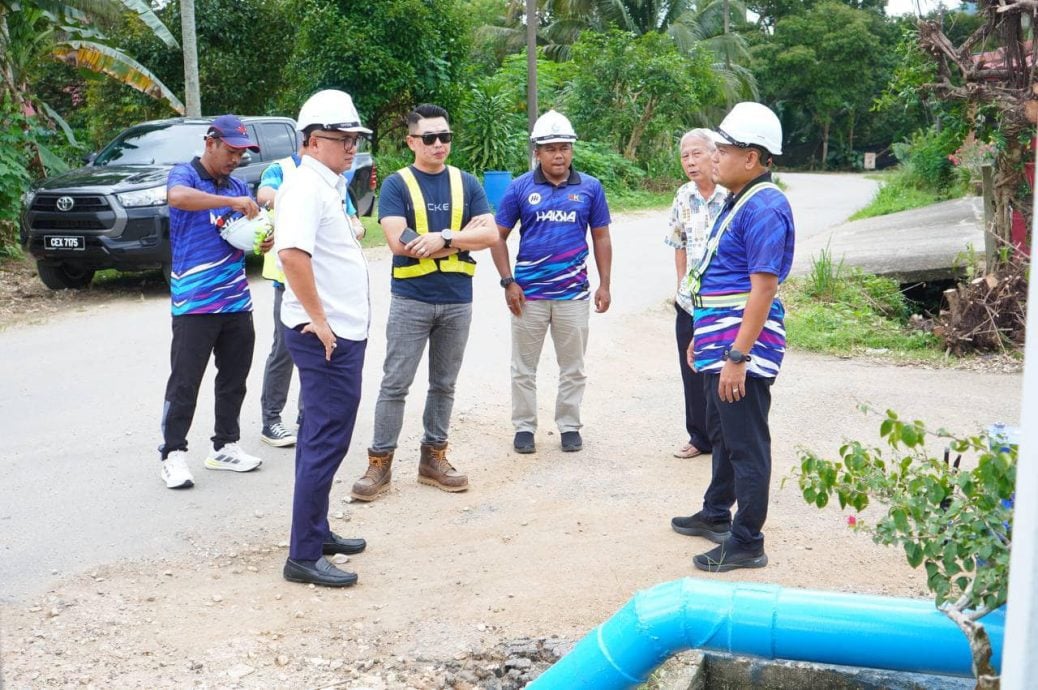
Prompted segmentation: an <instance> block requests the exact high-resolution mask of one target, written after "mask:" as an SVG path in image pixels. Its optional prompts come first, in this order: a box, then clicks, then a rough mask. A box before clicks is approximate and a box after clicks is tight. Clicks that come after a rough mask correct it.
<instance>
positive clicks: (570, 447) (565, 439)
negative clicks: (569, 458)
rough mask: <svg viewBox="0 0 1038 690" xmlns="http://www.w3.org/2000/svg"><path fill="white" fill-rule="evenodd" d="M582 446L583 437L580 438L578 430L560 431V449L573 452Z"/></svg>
mask: <svg viewBox="0 0 1038 690" xmlns="http://www.w3.org/2000/svg"><path fill="white" fill-rule="evenodd" d="M583 447H584V439H582V438H580V432H579V431H563V432H562V450H563V451H564V452H566V453H574V452H576V451H578V450H580V449H581V448H583Z"/></svg>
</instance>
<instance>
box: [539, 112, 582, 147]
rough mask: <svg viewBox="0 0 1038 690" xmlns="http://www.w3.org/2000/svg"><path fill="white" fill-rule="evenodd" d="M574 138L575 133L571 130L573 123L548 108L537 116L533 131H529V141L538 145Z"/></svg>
mask: <svg viewBox="0 0 1038 690" xmlns="http://www.w3.org/2000/svg"><path fill="white" fill-rule="evenodd" d="M576 140H577V133H576V132H574V131H573V125H571V124H570V123H569V120H568V119H566V116H565V115H563V114H562V113H560V112H558V111H555V110H549V111H548V112H546V113H544V114H543V115H541V116H540V117H539V118H537V122H535V123H534V124H533V132H531V133H530V141H532V142H533V143H535V144H538V145H540V144H555V143H558V142H573V141H576Z"/></svg>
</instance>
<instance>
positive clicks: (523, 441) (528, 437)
mask: <svg viewBox="0 0 1038 690" xmlns="http://www.w3.org/2000/svg"><path fill="white" fill-rule="evenodd" d="M512 447H513V448H515V452H516V453H523V454H524V455H525V454H526V453H533V452H534V451H536V450H537V446H536V445H534V442H533V432H532V431H517V432H515V440H513V441H512Z"/></svg>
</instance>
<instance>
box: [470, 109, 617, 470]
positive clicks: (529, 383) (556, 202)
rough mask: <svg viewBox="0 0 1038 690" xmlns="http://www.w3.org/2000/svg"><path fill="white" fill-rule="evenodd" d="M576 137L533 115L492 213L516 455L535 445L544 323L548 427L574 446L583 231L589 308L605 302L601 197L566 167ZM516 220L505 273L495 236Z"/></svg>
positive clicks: (582, 323)
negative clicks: (548, 355) (550, 394)
mask: <svg viewBox="0 0 1038 690" xmlns="http://www.w3.org/2000/svg"><path fill="white" fill-rule="evenodd" d="M576 140H577V133H576V132H575V131H573V126H572V125H571V124H570V121H569V120H568V119H566V117H565V116H563V115H562V114H561V113H558V112H556V111H554V110H549V111H548V112H546V113H544V114H543V115H541V116H540V117H539V118H538V119H537V122H536V123H534V126H533V131H532V132H531V133H530V141H532V142H533V144H534V155H535V156H536V157H537V167H536V168H535V169H534V170H533V171H532V172H528V173H526V174H525V175H522V176H521V177H519V178H517V179H515V180H513V181H512V183H511V184H510V185H508V189H506V190H505V194H504V197H503V198H502V199H501V204H500V206H499V208H498V210H497V227H498V232H499V233H500V236H501V237H500V241H499V242H498V243H497V244H496V245H495V246H494V248H493V250H491V251H492V253H493V256H494V264H495V266H497V271H498V273H499V274H500V275H501V287H503V288H504V289H505V302H506V304H507V305H508V308H509V310H510V311H511V312H512V425H513V426H514V427H515V438H514V440H513V441H512V445H513V447H514V448H515V451H516V452H517V453H533V452H534V451H535V450H536V445H535V443H534V432H535V431H536V430H537V363H538V362H539V361H540V358H541V349H542V348H543V347H544V337H545V336H546V335H547V333H548V330H549V329H551V339H552V342H553V343H554V345H555V358H556V359H557V360H558V363H559V387H558V395H557V397H556V400H555V424H556V425H557V426H558V428H559V434H560V440H561V444H562V450H563V451H564V452H567V453H569V452H575V451H579V450H581V449H582V448H583V447H584V440H583V438H582V437H581V435H580V429H581V427H582V424H581V419H580V403H581V400H582V399H583V397H584V388H585V386H586V385H587V377H586V376H585V374H584V353H585V352H586V351H587V341H588V330H589V329H588V322H589V313H590V307H589V305H590V302H591V299H592V293H591V284H590V282H589V281H588V274H587V256H588V241H587V238H588V235H589V234H590V235H591V244H592V246H593V248H594V249H593V250H594V254H595V265H596V267H597V268H598V279H599V284H598V288H597V289H596V290H595V292H594V303H595V311H596V312H598V313H603V312H605V311H606V310H608V309H609V304H610V302H611V299H612V297H611V295H610V291H609V284H610V271H611V268H612V260H613V249H612V242H611V239H610V237H609V223H610V217H609V204H608V203H606V198H605V191H604V190H603V189H602V184H601V183H600V182H599V181H598V180H596V179H595V178H594V177H591V176H590V175H588V174H586V173H579V172H577V171H576V170H574V169H573V142H574V141H576ZM517 222H518V223H519V224H520V233H521V236H520V238H519V250H518V253H517V256H516V259H515V275H514V277H513V275H512V269H511V265H510V261H509V258H508V246H507V245H506V244H505V240H507V239H508V235H509V234H510V233H511V232H512V228H513V227H514V226H515V224H516V223H517Z"/></svg>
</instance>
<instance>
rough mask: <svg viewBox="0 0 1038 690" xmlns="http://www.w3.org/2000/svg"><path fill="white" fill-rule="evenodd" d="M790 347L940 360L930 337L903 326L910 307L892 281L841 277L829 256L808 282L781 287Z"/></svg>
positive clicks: (859, 274)
mask: <svg viewBox="0 0 1038 690" xmlns="http://www.w3.org/2000/svg"><path fill="white" fill-rule="evenodd" d="M782 299H783V303H784V304H785V306H786V337H787V342H788V344H789V346H790V347H793V348H800V349H804V350H810V351H813V352H823V353H826V354H834V355H849V354H856V353H862V352H865V351H866V350H887V351H888V352H890V353H891V354H893V355H894V356H896V357H901V358H907V359H918V360H927V361H933V360H937V359H941V358H943V357H944V353H943V349H942V347H941V343H940V341H938V339H937V338H935V337H934V336H933V335H932V334H930V333H926V332H924V331H920V330H916V329H913V328H910V327H908V326H907V323H908V318H909V317H910V316H911V314H912V307H911V305H910V304H909V302H908V301H907V300H906V299H905V297H904V295H902V294H901V291H900V287H899V286H898V284H897V282H896V281H894V280H893V279H890V278H883V277H880V276H875V275H870V274H867V273H862V272H861V271H859V270H857V269H855V270H851V271H845V270H844V269H843V265H842V263H841V264H838V265H834V264H833V263H832V260H831V258H830V257H829V255H828V253H827V252H823V253H822V256H821V257H820V258H819V259H818V260H816V262H815V265H814V269H813V271H812V272H811V274H809V275H808V276H805V277H802V278H794V279H791V280H789V281H787V282H786V283H785V284H784V285H783V287H782Z"/></svg>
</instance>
